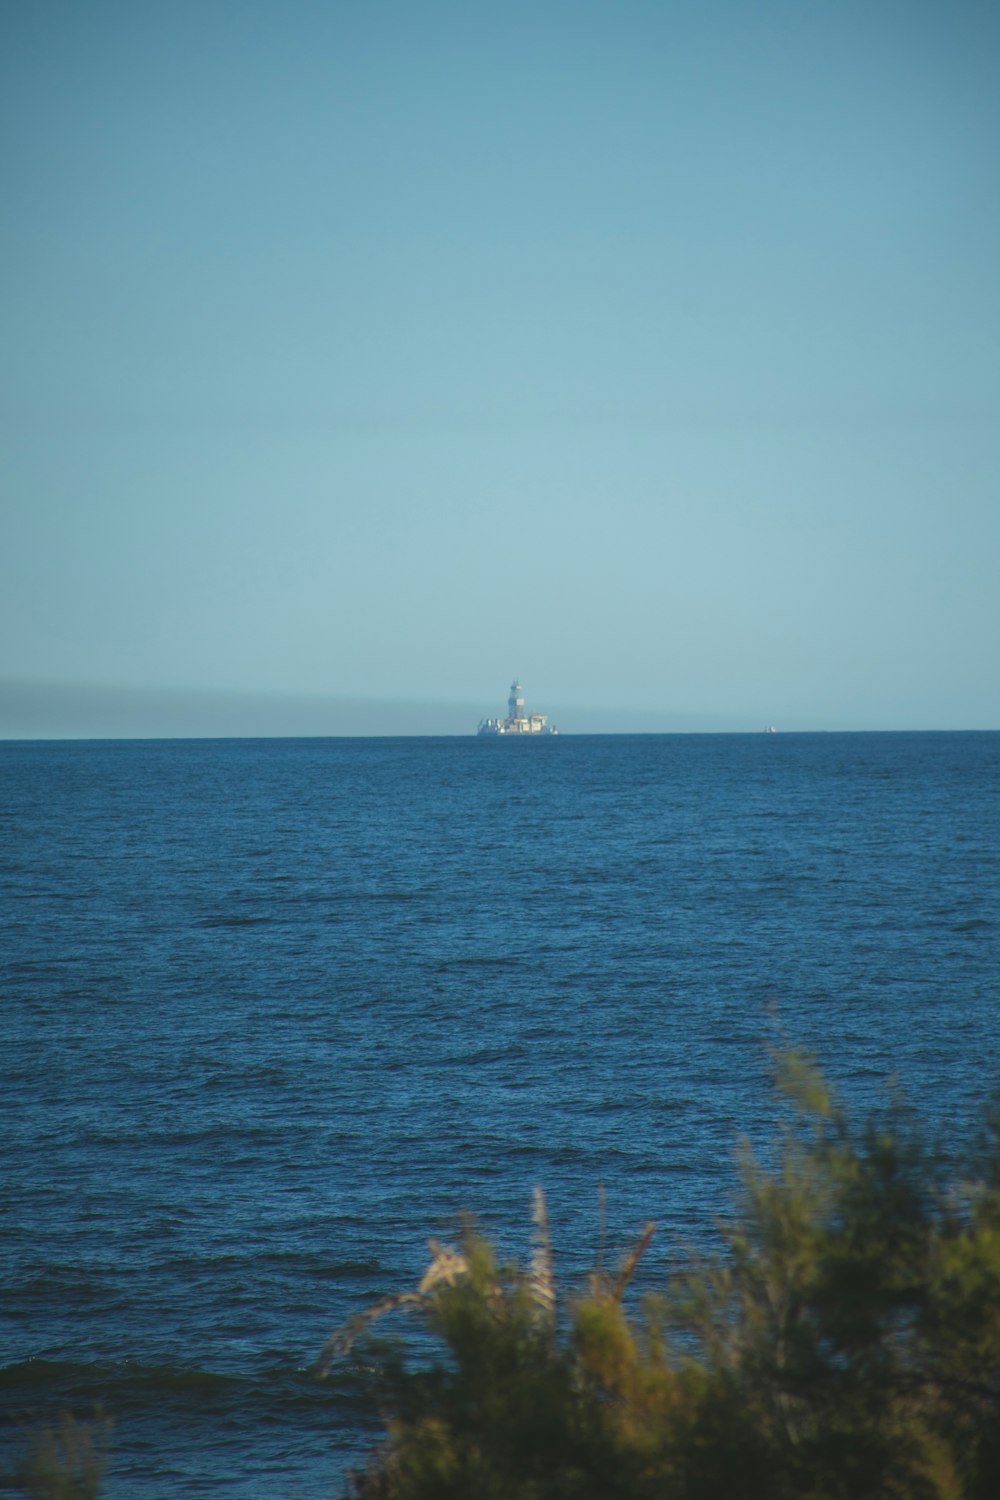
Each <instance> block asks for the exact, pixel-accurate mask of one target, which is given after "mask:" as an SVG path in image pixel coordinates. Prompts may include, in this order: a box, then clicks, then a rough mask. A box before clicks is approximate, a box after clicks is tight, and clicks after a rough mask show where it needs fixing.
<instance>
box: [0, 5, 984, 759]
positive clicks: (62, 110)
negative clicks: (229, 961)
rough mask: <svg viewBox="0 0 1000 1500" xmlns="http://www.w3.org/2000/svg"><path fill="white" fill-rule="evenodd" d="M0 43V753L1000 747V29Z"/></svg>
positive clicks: (959, 14) (14, 16) (653, 27)
mask: <svg viewBox="0 0 1000 1500" xmlns="http://www.w3.org/2000/svg"><path fill="white" fill-rule="evenodd" d="M0 28H2V30H0V142H2V146H0V149H2V188H3V208H4V212H3V216H2V229H0V254H2V275H0V298H2V305H3V311H2V328H3V333H2V339H0V422H2V444H3V456H2V476H0V478H2V513H0V679H2V680H3V681H2V682H0V733H6V734H11V733H14V734H18V733H22V734H23V733H32V732H34V730H33V727H32V726H33V724H34V726H35V728H36V729H37V732H57V730H56V729H54V728H53V727H52V726H58V732H65V733H91V732H100V729H101V725H102V724H103V725H104V726H105V729H106V732H109V733H116V732H128V726H129V724H131V725H132V726H133V727H134V726H135V725H137V724H139V723H140V721H141V724H142V726H143V732H156V728H157V725H158V724H159V725H160V727H165V732H171V733H177V732H184V731H185V730H190V731H191V732H201V731H202V730H203V729H204V727H205V724H206V719H205V712H204V711H205V707H206V704H209V703H213V704H216V705H223V704H230V705H238V706H240V713H242V715H243V717H242V718H239V728H240V730H241V731H243V732H246V731H247V730H250V729H258V730H260V732H267V733H280V732H283V731H288V732H296V731H298V730H301V729H302V728H303V725H305V724H306V721H308V729H309V730H310V731H311V732H319V731H321V730H322V729H324V728H327V729H329V730H330V731H331V732H342V731H343V730H344V729H345V728H350V729H352V730H361V731H364V730H366V729H370V730H372V731H373V732H385V731H386V730H392V729H399V730H401V731H404V732H406V731H410V730H417V731H427V732H435V731H437V730H440V731H442V732H452V731H454V732H461V731H463V730H465V729H470V730H471V729H472V728H473V727H474V721H475V719H477V718H478V717H479V715H481V714H487V713H497V712H500V711H502V709H503V704H504V701H505V698H506V690H507V686H508V683H509V682H510V679H511V676H512V675H514V674H518V675H520V676H521V678H522V679H523V681H524V683H525V686H526V689H527V698H528V703H529V707H533V708H539V709H542V710H549V711H550V712H552V714H553V717H557V718H558V719H561V721H562V727H563V728H564V729H574V728H575V729H580V730H585V729H597V728H607V727H611V720H609V719H608V718H607V717H602V712H601V710H603V711H604V713H605V714H606V713H608V712H613V713H615V714H617V715H618V718H617V720H616V721H615V722H617V723H618V724H620V725H621V726H622V727H625V728H650V729H672V728H714V727H720V728H738V727H745V728H749V729H757V728H760V727H761V726H762V725H763V724H765V723H768V722H775V723H777V724H778V726H779V727H780V728H808V727H833V728H835V727H843V728H864V727H883V728H948V727H954V728H976V727H986V728H997V727H1000V669H998V663H997V655H998V642H1000V421H998V418H1000V359H998V350H1000V274H998V273H1000V88H998V86H997V79H998V77H1000V9H998V7H997V6H996V4H995V3H994V0H941V3H923V0H908V3H904V0H898V3H887V0H863V3H862V0H859V3H852V0H837V3H832V0H831V3H823V0H798V3H787V4H785V3H771V0H758V3H756V4H746V3H743V0H741V3H735V0H700V3H695V0H689V3H672V0H658V3H652V0H650V3H642V0H618V3H614V4H612V3H610V0H605V3H600V4H597V3H588V0H572V3H565V4H563V3H549V0H534V3H527V4H521V3H517V0H513V3H512V0H504V3H499V0H495V3H492V4H489V5H485V4H477V3H475V0H464V3H455V4H443V3H442V4H439V3H434V0H426V3H422V0H409V3H401V4H396V3H393V0H385V3H378V0H358V3H337V0H323V3H320V0H284V3H280V4H279V3H278V0H267V3H263V0H198V3H188V0H170V3H167V0H162V3H155V0H151V3H144V4H136V3H134V0H121V3H118V0H110V3H108V0H104V3H102V0H88V3H87V4H80V3H78V0H69V3H63V0H30V3H29V0H10V3H8V4H6V5H5V6H4V7H3V10H2V16H0ZM421 701H423V702H424V703H425V707H423V708H420V707H415V706H414V705H415V704H419V703H420V702H421ZM129 702H131V703H132V704H133V707H135V705H137V704H141V713H140V711H139V709H138V708H136V710H135V712H136V714H139V717H138V718H137V717H134V716H133V718H131V719H130V718H129V713H128V712H126V710H125V709H123V708H122V705H123V704H125V705H126V707H127V704H128V703H129ZM32 704H34V705H35V707H36V708H37V716H36V719H35V720H32V713H33V712H35V709H33V708H32V707H31V705H32ZM115 704H117V705H118V709H121V710H122V711H121V713H119V712H118V709H116V708H115V706H114V705H115ZM158 704H159V708H158V707H157V705H158ZM26 705H27V706H26ZM101 705H103V708H102V706H101ZM161 710H162V713H161ZM129 711H131V710H129ZM220 711H221V710H220ZM234 712H235V710H234ZM102 713H103V714H104V718H103V719H102V718H101V715H102ZM158 713H161V717H160V718H159V719H158V718H157V714H158ZM303 714H305V719H304V718H303V717H302V715H303ZM116 715H117V716H116ZM164 715H165V717H164ZM310 715H311V717H310ZM237 717H238V716H237ZM224 722H226V723H231V724H233V725H235V724H236V722H237V720H236V719H231V720H225V721H224V720H223V719H222V718H220V719H219V721H218V723H219V726H222V725H223V723H224ZM209 727H213V726H209Z"/></svg>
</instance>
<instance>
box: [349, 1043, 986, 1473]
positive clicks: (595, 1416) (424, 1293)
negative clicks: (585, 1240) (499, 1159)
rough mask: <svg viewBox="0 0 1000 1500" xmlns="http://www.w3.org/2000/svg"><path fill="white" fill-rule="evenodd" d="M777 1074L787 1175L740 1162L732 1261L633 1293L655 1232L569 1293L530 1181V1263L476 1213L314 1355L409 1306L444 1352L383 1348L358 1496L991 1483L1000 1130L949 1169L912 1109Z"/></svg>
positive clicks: (794, 1066)
mask: <svg viewBox="0 0 1000 1500" xmlns="http://www.w3.org/2000/svg"><path fill="white" fill-rule="evenodd" d="M779 1085H780V1088H781V1090H782V1093H783V1096H784V1099H785V1101H786V1102H787V1104H788V1105H789V1106H790V1109H789V1117H788V1119H787V1122H786V1125H785V1128H784V1130H783V1133H782V1137H781V1140H780V1143H779V1149H778V1151H777V1153H776V1163H777V1164H776V1166H775V1167H774V1168H773V1169H770V1170H765V1169H764V1168H762V1167H761V1166H760V1165H759V1164H758V1163H757V1162H756V1161H755V1160H754V1159H753V1158H752V1156H751V1155H750V1154H749V1153H748V1152H746V1153H744V1155H743V1159H742V1196H741V1201H740V1203H739V1205H738V1209H737V1211H736V1213H735V1214H734V1216H733V1218H732V1219H731V1220H730V1221H729V1222H728V1223H727V1224H725V1225H722V1226H720V1231H721V1234H722V1237H723V1241H722V1242H723V1250H722V1252H721V1253H720V1254H719V1255H718V1256H717V1257H716V1258H714V1259H706V1260H697V1259H694V1258H692V1260H691V1262H690V1263H689V1264H688V1265H687V1266H686V1267H685V1269H684V1270H683V1272H682V1273H681V1274H679V1275H678V1276H677V1277H676V1278H674V1279H673V1280H672V1281H671V1282H670V1283H669V1284H668V1285H667V1286H666V1287H665V1288H663V1289H660V1290H659V1291H654V1292H650V1293H648V1294H647V1295H646V1296H645V1297H644V1298H642V1299H641V1300H639V1299H638V1296H637V1292H636V1289H635V1287H634V1286H633V1285H632V1283H633V1275H634V1273H635V1272H636V1270H637V1267H638V1264H639V1261H640V1259H641V1256H642V1253H643V1251H644V1250H645V1248H646V1246H647V1245H648V1243H649V1239H650V1237H651V1235H652V1231H653V1226H652V1225H648V1226H647V1227H646V1230H645V1231H644V1233H643V1235H642V1237H641V1239H640V1240H639V1242H638V1243H637V1244H636V1246H635V1247H634V1248H633V1249H632V1251H631V1252H630V1253H629V1254H628V1255H627V1256H626V1257H625V1258H624V1260H623V1262H622V1264H621V1266H620V1267H619V1268H618V1270H617V1271H616V1272H615V1273H614V1274H607V1273H605V1272H603V1271H598V1272H595V1273H594V1274H592V1275H591V1277H590V1278H589V1279H588V1281H587V1283H586V1285H584V1286H583V1287H581V1288H580V1289H579V1290H578V1291H577V1292H576V1294H575V1295H570V1296H567V1297H564V1298H562V1299H561V1300H560V1302H559V1303H558V1304H557V1301H556V1296H555V1283H554V1279H553V1274H552V1255H551V1249H550V1246H549V1237H548V1225H547V1219H546V1213H545V1203H544V1199H543V1198H542V1196H541V1194H537V1195H536V1200H535V1244H534V1252H533V1255H532V1258H531V1262H530V1265H529V1266H528V1267H526V1268H524V1269H519V1268H518V1267H516V1266H502V1265H499V1264H498V1263H497V1260H496V1257H495V1256H494V1254H493V1252H492V1251H491V1249H490V1247H489V1245H488V1244H487V1243H486V1242H485V1241H484V1240H483V1239H482V1238H480V1237H479V1236H477V1234H476V1233H475V1232H474V1231H472V1230H471V1229H470V1230H469V1231H468V1232H467V1234H466V1236H465V1240H464V1243H463V1244H462V1247H461V1249H460V1250H454V1249H447V1248H445V1247H442V1246H439V1245H437V1244H434V1243H433V1242H432V1252H433V1259H432V1261H431V1265H430V1267H429V1269H428V1272H427V1274H426V1275H425V1277H424V1279H423V1282H422V1283H421V1285H420V1287H419V1288H417V1290H416V1291H414V1292H409V1293H404V1294H402V1295H400V1296H398V1297H392V1298H387V1299H385V1301H383V1302H382V1303H379V1304H378V1305H377V1306H376V1307H374V1308H370V1309H366V1310H365V1311H364V1312H362V1313H360V1314H359V1315H358V1316H357V1317H356V1318H355V1319H354V1320H352V1322H351V1323H350V1324H348V1325H347V1326H346V1327H345V1328H343V1329H340V1330H338V1331H337V1333H336V1334H334V1335H333V1336H332V1337H331V1339H330V1340H329V1341H328V1344H327V1346H326V1348H325V1349H324V1351H323V1355H322V1356H321V1360H320V1364H321V1367H325V1366H326V1365H328V1364H329V1361H330V1360H331V1359H332V1358H334V1357H342V1356H343V1355H344V1354H345V1353H346V1352H347V1350H348V1349H349V1348H350V1347H351V1345H352V1344H353V1343H354V1341H355V1339H356V1338H358V1336H359V1335H362V1336H363V1337H364V1338H365V1339H366V1340H367V1341H368V1347H367V1348H366V1364H367V1365H368V1367H369V1368H370V1367H371V1365H372V1357H373V1349H374V1345H373V1343H372V1339H371V1331H370V1324H371V1323H372V1321H373V1320H374V1319H375V1318H376V1317H378V1316H380V1315H381V1314H384V1313H386V1312H390V1311H392V1310H394V1309H395V1308H397V1307H400V1306H410V1307H413V1308H415V1309H417V1310H418V1311H419V1312H420V1314H421V1316H422V1319H423V1321H424V1323H425V1325H426V1327H427V1328H428V1329H429V1331H430V1333H431V1334H432V1335H433V1336H435V1338H436V1340H437V1341H438V1342H437V1344H436V1347H437V1348H438V1350H439V1351H440V1352H439V1354H438V1355H437V1357H435V1358H432V1359H428V1358H427V1357H426V1354H425V1353H424V1351H423V1349H422V1348H421V1350H420V1351H418V1353H419V1357H418V1358H417V1359H415V1360H413V1361H412V1363H408V1362H407V1361H406V1358H405V1351H404V1352H402V1353H401V1352H400V1351H399V1350H398V1349H397V1350H396V1352H395V1353H393V1354H390V1353H387V1352H386V1350H385V1349H384V1348H383V1349H382V1350H381V1352H380V1353H379V1352H378V1351H377V1350H376V1351H375V1353H376V1354H377V1361H376V1366H375V1367H376V1368H377V1370H378V1372H379V1373H378V1397H379V1400H380V1402H381V1404H382V1408H383V1410H384V1412H385V1414H386V1423H387V1436H386V1441H385V1443H384V1445H383V1447H382V1448H381V1450H380V1451H379V1452H378V1453H377V1454H376V1455H374V1456H373V1458H372V1460H371V1462H370V1463H369V1465H368V1467H367V1469H366V1470H365V1471H364V1472H363V1473H361V1474H359V1475H357V1476H356V1477H355V1479H354V1481H353V1493H354V1494H355V1496H356V1497H358V1500H473V1497H475V1500H653V1497H656V1500H758V1497H760V1500H764V1497H767V1500H869V1497H870V1500H995V1497H997V1496H1000V1151H998V1149H997V1136H996V1133H995V1132H992V1131H991V1132H990V1137H989V1142H988V1144H987V1149H985V1150H984V1152H983V1154H982V1160H981V1161H980V1162H979V1163H977V1164H976V1166H975V1167H974V1169H972V1170H969V1168H968V1167H967V1168H966V1171H965V1173H964V1175H963V1176H962V1177H961V1178H960V1179H958V1180H956V1176H955V1173H954V1171H951V1172H950V1173H949V1172H947V1171H946V1170H945V1169H944V1167H943V1165H942V1163H941V1161H940V1159H938V1158H936V1157H934V1156H933V1155H932V1153H931V1152H929V1151H928V1150H927V1149H926V1148H925V1147H924V1146H923V1145H922V1144H921V1142H920V1140H919V1138H918V1136H917V1133H916V1132H915V1131H914V1129H913V1128H912V1126H911V1124H910V1123H909V1122H908V1121H907V1118H906V1116H905V1113H904V1112H903V1111H902V1110H901V1109H899V1108H896V1109H894V1110H893V1111H892V1114H891V1118H890V1120H889V1122H888V1124H885V1125H881V1124H870V1125H869V1126H867V1127H866V1128H864V1129H862V1130H860V1131H858V1132H855V1131H853V1130H852V1129H851V1128H850V1126H849V1123H848V1121H847V1119H846V1118H845V1116H844V1114H843V1112H842V1110H841V1109H840V1108H839V1106H838V1105H837V1103H836V1101H835V1100H834V1098H833V1097H832V1096H831V1093H830V1091H829V1090H828V1089H827V1087H826V1086H825V1084H824V1082H823V1079H822V1077H821V1076H820V1074H819V1073H818V1071H817V1070H816V1068H815V1067H814V1066H813V1065H812V1064H811V1063H810V1061H809V1060H808V1059H805V1058H803V1057H802V1056H801V1055H798V1054H790V1055H787V1056H785V1057H783V1058H782V1059H781V1060H780V1064H779ZM630 1286H632V1289H631V1290H630V1291H628V1292H627V1293H626V1289H627V1288H629V1287H630ZM421 1337H422V1339H423V1337H424V1336H423V1335H421Z"/></svg>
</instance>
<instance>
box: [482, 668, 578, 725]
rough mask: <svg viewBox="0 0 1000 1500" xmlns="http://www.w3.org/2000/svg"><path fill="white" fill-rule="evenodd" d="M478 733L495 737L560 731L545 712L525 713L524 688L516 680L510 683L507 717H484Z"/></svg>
mask: <svg viewBox="0 0 1000 1500" xmlns="http://www.w3.org/2000/svg"><path fill="white" fill-rule="evenodd" d="M476 733H477V734H478V735H485V736H487V737H488V738H490V739H494V738H496V737H497V736H498V735H501V734H558V733H559V731H558V729H556V728H555V726H554V725H552V724H550V723H549V721H548V719H547V718H546V716H545V714H526V713H525V711H524V689H523V688H522V686H521V684H520V683H519V682H517V681H516V680H515V681H514V682H512V683H511V685H510V697H509V698H508V699H507V717H506V719H482V720H481V721H480V724H479V728H478V729H477V730H476Z"/></svg>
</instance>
